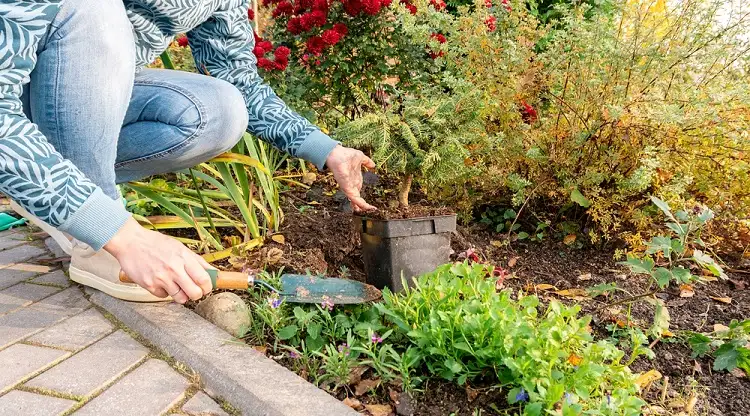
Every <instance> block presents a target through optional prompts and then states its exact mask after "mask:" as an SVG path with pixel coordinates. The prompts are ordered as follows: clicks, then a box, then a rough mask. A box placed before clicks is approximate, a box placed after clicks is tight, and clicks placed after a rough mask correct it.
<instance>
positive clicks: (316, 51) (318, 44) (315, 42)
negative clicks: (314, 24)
mask: <svg viewBox="0 0 750 416" xmlns="http://www.w3.org/2000/svg"><path fill="white" fill-rule="evenodd" d="M325 46H326V44H325V42H323V38H321V37H320V36H312V37H310V38H309V39H307V51H308V52H310V53H311V54H313V55H320V53H321V52H323V48H325Z"/></svg>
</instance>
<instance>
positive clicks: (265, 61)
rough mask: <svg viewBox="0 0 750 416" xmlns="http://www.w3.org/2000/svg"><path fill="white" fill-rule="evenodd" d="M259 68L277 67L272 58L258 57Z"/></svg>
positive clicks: (270, 68) (267, 69)
mask: <svg viewBox="0 0 750 416" xmlns="http://www.w3.org/2000/svg"><path fill="white" fill-rule="evenodd" d="M258 68H263V69H265V70H266V71H270V70H272V69H276V63H274V62H273V61H272V60H270V59H266V58H260V59H258Z"/></svg>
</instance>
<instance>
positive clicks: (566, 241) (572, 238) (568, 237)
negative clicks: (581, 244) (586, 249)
mask: <svg viewBox="0 0 750 416" xmlns="http://www.w3.org/2000/svg"><path fill="white" fill-rule="evenodd" d="M576 238H578V237H577V236H576V235H575V234H568V235H566V236H565V238H563V243H564V244H565V245H566V246H569V245H571V244H573V243H575V242H576Z"/></svg>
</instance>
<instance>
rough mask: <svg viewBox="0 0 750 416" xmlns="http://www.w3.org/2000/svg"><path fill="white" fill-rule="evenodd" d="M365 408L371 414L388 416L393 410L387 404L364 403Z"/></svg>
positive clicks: (373, 415)
mask: <svg viewBox="0 0 750 416" xmlns="http://www.w3.org/2000/svg"><path fill="white" fill-rule="evenodd" d="M365 409H366V410H367V411H368V412H370V413H371V414H372V416H388V415H390V414H391V413H392V412H393V408H392V407H391V405H389V404H366V405H365Z"/></svg>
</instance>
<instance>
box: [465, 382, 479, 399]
mask: <svg viewBox="0 0 750 416" xmlns="http://www.w3.org/2000/svg"><path fill="white" fill-rule="evenodd" d="M477 396H479V390H477V389H472V388H471V387H469V385H468V384H467V385H466V397H467V398H468V400H469V403H471V402H473V401H474V400H476V398H477Z"/></svg>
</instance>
